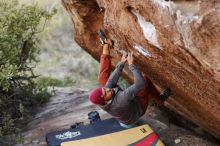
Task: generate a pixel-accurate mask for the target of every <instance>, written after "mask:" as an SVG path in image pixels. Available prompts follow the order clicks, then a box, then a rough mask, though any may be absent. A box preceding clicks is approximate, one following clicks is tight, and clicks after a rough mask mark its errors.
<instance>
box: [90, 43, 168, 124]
mask: <svg viewBox="0 0 220 146" xmlns="http://www.w3.org/2000/svg"><path fill="white" fill-rule="evenodd" d="M110 48H112V40H110V39H105V41H104V42H103V50H102V55H101V59H100V65H99V75H98V81H99V83H100V84H101V85H102V87H98V88H95V89H93V90H92V91H91V92H90V94H89V99H90V101H91V102H92V103H94V104H96V105H99V106H100V107H101V108H102V109H103V110H105V111H106V112H108V113H109V114H110V115H112V116H113V117H114V118H116V119H117V120H118V121H119V123H120V125H121V126H122V127H124V128H131V127H133V126H135V124H136V122H137V121H138V119H139V118H140V117H141V116H142V115H143V114H144V113H145V111H146V109H147V106H148V98H151V99H152V100H153V101H155V102H156V103H157V104H160V105H162V104H163V102H164V101H165V100H166V99H167V98H168V97H169V96H170V95H171V91H170V89H168V88H167V89H166V90H165V91H164V92H163V94H161V95H160V94H159V92H158V91H157V90H156V88H155V86H154V85H153V84H152V82H151V81H150V80H149V78H148V77H147V76H146V75H144V76H142V74H141V73H140V72H139V70H138V69H137V68H136V67H135V65H134V64H133V61H134V58H133V53H132V52H131V53H126V52H124V53H123V55H122V58H121V61H120V62H119V63H118V64H117V66H116V68H115V70H114V71H113V72H112V73H111V75H110V65H111V61H110ZM126 62H127V63H128V67H129V69H130V71H131V72H132V73H133V76H134V83H133V84H132V85H131V86H130V87H128V88H127V89H125V90H124V91H123V90H122V89H121V88H120V87H119V86H118V85H117V82H118V80H119V77H120V75H121V73H122V70H123V68H124V66H125V64H126Z"/></svg>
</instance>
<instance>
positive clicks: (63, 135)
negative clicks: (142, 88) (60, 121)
mask: <svg viewBox="0 0 220 146" xmlns="http://www.w3.org/2000/svg"><path fill="white" fill-rule="evenodd" d="M124 129H125V128H123V127H121V126H120V124H119V123H118V121H117V120H116V119H113V118H111V119H107V120H102V121H97V122H95V123H93V124H90V125H86V126H83V127H78V128H74V129H67V130H62V131H57V132H51V133H48V134H47V135H46V141H47V144H48V146H60V144H61V143H62V142H66V141H73V140H79V139H85V138H89V137H95V136H100V135H104V134H109V133H113V132H117V131H121V130H124Z"/></svg>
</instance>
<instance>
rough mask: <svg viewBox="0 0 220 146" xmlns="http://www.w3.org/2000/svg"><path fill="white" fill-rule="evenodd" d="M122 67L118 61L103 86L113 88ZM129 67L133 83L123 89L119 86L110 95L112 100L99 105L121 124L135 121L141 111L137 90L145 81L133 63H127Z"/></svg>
mask: <svg viewBox="0 0 220 146" xmlns="http://www.w3.org/2000/svg"><path fill="white" fill-rule="evenodd" d="M123 68H124V63H123V62H119V63H118V64H117V66H116V68H115V70H114V71H113V72H112V73H111V75H110V77H109V79H108V81H107V83H106V85H105V87H106V88H115V87H117V82H118V80H119V77H120V75H121V73H122V70H123ZM129 69H130V70H131V72H132V73H133V76H134V84H132V85H131V86H130V87H128V88H127V89H125V90H124V91H123V90H121V88H119V90H118V91H117V93H116V94H115V95H114V96H113V97H112V101H111V102H110V103H108V104H106V105H104V106H100V107H101V108H102V109H103V110H105V111H106V112H108V113H109V114H110V115H112V116H113V117H114V118H116V119H118V120H119V122H121V123H123V124H127V125H128V124H133V123H135V122H136V121H137V120H138V119H139V117H140V115H141V113H142V109H141V105H140V102H139V99H138V97H137V94H138V92H139V91H140V90H141V89H142V88H143V87H144V84H145V81H144V78H143V76H142V75H141V73H140V72H139V70H138V69H137V68H136V67H135V65H134V64H131V65H129Z"/></svg>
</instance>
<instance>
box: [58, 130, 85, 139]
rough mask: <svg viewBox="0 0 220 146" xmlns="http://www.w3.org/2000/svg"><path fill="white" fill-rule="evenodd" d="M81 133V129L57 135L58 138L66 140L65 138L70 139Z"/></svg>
mask: <svg viewBox="0 0 220 146" xmlns="http://www.w3.org/2000/svg"><path fill="white" fill-rule="evenodd" d="M79 135H81V133H80V131H76V132H70V131H67V132H65V133H63V134H59V135H56V138H57V139H61V140H65V139H68V138H73V137H77V136H79Z"/></svg>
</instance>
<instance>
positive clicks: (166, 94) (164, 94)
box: [159, 88, 172, 102]
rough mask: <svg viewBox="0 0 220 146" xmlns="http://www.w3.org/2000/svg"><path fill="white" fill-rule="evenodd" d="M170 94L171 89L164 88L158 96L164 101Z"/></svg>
mask: <svg viewBox="0 0 220 146" xmlns="http://www.w3.org/2000/svg"><path fill="white" fill-rule="evenodd" d="M170 95H172V92H171V89H170V88H166V89H165V90H164V91H163V93H162V94H161V95H160V96H159V98H160V100H161V101H162V102H164V101H165V100H166V99H167V98H168V97H169V96H170Z"/></svg>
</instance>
